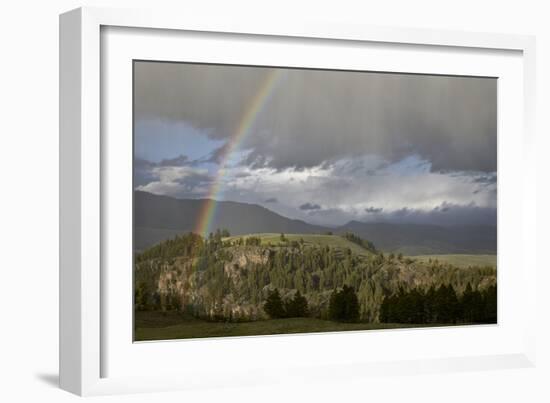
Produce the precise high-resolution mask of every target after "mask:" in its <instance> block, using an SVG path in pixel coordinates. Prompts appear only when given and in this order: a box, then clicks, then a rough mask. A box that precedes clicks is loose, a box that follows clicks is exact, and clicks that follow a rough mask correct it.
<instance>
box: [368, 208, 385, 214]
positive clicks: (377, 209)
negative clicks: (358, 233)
mask: <svg viewBox="0 0 550 403" xmlns="http://www.w3.org/2000/svg"><path fill="white" fill-rule="evenodd" d="M382 210H384V209H383V208H382V207H367V208H366V209H365V213H368V214H378V213H381V212H382Z"/></svg>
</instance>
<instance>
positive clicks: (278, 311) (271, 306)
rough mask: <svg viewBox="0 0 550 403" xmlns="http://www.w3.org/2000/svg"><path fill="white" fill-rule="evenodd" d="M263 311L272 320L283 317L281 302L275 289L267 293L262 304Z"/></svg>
mask: <svg viewBox="0 0 550 403" xmlns="http://www.w3.org/2000/svg"><path fill="white" fill-rule="evenodd" d="M264 311H265V313H267V314H268V315H269V316H270V317H271V318H273V319H276V318H283V317H285V309H284V306H283V301H282V300H281V295H280V294H279V290H278V289H277V288H275V289H274V290H273V291H270V292H269V295H268V296H267V300H266V301H265V304H264Z"/></svg>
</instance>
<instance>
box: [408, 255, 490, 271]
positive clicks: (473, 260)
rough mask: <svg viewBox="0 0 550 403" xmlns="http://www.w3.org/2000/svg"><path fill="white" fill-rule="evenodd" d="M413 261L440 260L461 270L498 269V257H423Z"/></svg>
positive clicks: (415, 257)
mask: <svg viewBox="0 0 550 403" xmlns="http://www.w3.org/2000/svg"><path fill="white" fill-rule="evenodd" d="M411 259H415V260H418V261H420V262H428V261H430V260H431V261H432V262H433V261H436V260H438V261H439V262H441V263H449V264H451V265H453V266H456V267H460V268H467V267H470V266H481V267H485V266H490V267H494V268H496V267H497V256H496V255H421V256H411Z"/></svg>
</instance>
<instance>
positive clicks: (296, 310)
mask: <svg viewBox="0 0 550 403" xmlns="http://www.w3.org/2000/svg"><path fill="white" fill-rule="evenodd" d="M285 311H286V312H285V313H286V317H288V318H297V317H304V316H307V314H308V306H307V299H306V298H305V297H304V296H303V295H302V294H300V291H296V294H294V298H292V299H291V300H290V301H288V302H287V303H286V304H285Z"/></svg>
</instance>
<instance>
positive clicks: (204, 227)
mask: <svg viewBox="0 0 550 403" xmlns="http://www.w3.org/2000/svg"><path fill="white" fill-rule="evenodd" d="M282 71H283V70H282V69H275V70H272V71H271V72H269V73H268V74H267V75H266V77H265V79H264V81H263V83H262V85H261V86H260V88H259V89H258V92H256V94H255V95H254V98H252V101H251V102H250V105H249V107H248V108H246V109H245V113H244V114H243V116H242V117H241V119H240V121H239V125H238V126H237V130H235V132H234V133H233V135H232V136H231V137H230V138H229V140H228V141H227V143H226V145H225V146H224V148H223V151H222V154H221V155H220V159H219V161H220V162H219V168H218V171H217V173H216V178H215V180H214V181H213V183H212V186H211V187H210V189H209V190H208V193H207V196H206V199H205V200H204V203H203V205H202V206H201V210H200V212H199V217H198V220H197V225H196V227H195V233H197V234H200V235H203V236H208V234H209V232H210V226H211V224H212V219H213V218H214V216H215V214H216V196H217V195H218V194H219V193H220V191H221V184H222V181H223V178H224V176H225V174H226V165H227V163H228V161H229V157H230V156H231V153H232V152H233V151H235V150H236V149H238V147H239V145H240V144H241V143H242V141H243V140H244V139H245V138H246V136H247V135H248V134H249V133H250V131H251V129H252V127H253V125H254V122H255V121H256V119H257V118H258V116H259V115H260V113H261V111H262V110H263V108H264V107H265V106H266V104H267V103H268V101H269V99H270V97H271V95H272V94H273V92H274V89H275V88H276V86H277V83H278V82H279V80H280V78H281V75H282Z"/></svg>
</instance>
